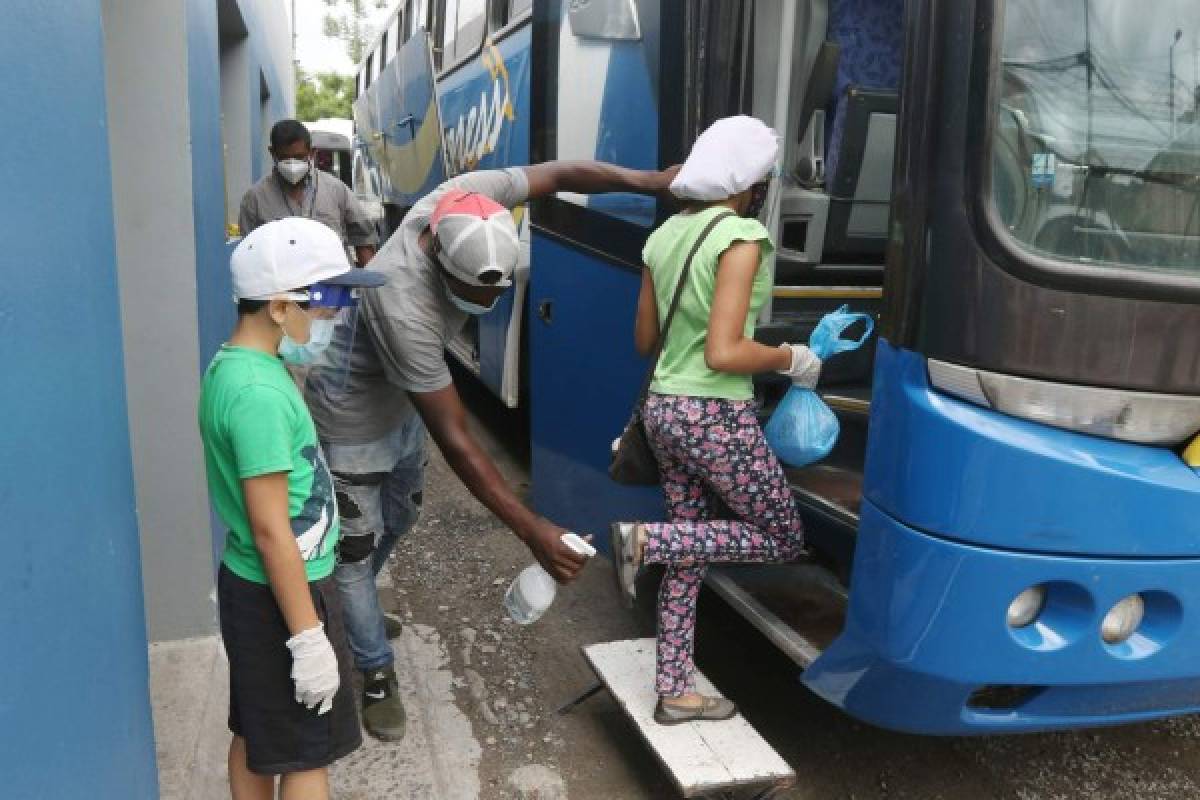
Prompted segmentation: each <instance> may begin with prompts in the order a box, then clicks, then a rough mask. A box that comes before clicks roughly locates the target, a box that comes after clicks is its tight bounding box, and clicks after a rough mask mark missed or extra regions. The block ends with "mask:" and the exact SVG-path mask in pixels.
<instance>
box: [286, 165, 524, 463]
mask: <svg viewBox="0 0 1200 800" xmlns="http://www.w3.org/2000/svg"><path fill="white" fill-rule="evenodd" d="M447 189H461V190H463V191H467V192H478V193H480V194H483V195H486V196H488V197H490V198H492V199H493V200H495V201H496V202H497V203H499V204H500V205H502V206H504V207H506V208H512V207H513V206H517V205H520V204H521V203H523V202H525V200H526V198H527V197H528V196H529V181H528V179H527V178H526V177H525V171H524V170H523V169H520V168H514V169H505V170H487V171H483V172H469V173H467V174H465V175H460V176H458V177H457V178H453V179H451V180H449V181H447V182H445V183H443V184H442V185H441V186H439V187H438V188H437V189H435V190H433V191H432V192H430V193H429V194H427V195H426V196H425V197H423V198H421V200H420V201H419V202H418V203H417V204H416V205H415V206H413V207H412V210H411V211H409V212H408V214H407V215H406V216H405V217H404V221H403V222H401V223H400V227H399V228H398V229H397V230H396V232H395V233H394V234H393V235H392V237H391V238H390V239H388V241H387V243H386V244H384V246H383V247H382V248H381V249H380V250H379V252H378V253H377V254H376V255H375V258H373V259H371V264H370V268H371V269H372V270H373V271H376V272H380V273H382V274H383V275H384V276H386V277H387V280H388V283H387V285H386V286H381V287H379V288H378V289H367V290H364V292H363V299H362V302H361V304H360V307H359V309H358V311H357V313H356V314H355V313H350V314H343V318H342V321H341V322H339V323H338V325H337V328H336V329H335V331H334V336H333V342H332V343H331V344H330V346H329V348H328V350H326V352H325V355H324V356H322V358H321V360H320V361H318V362H317V364H316V365H314V366H313V368H312V369H311V370H309V373H308V380H307V382H306V384H305V393H304V397H305V400H307V401H308V407H309V410H310V411H311V412H312V415H313V419H314V420H315V421H316V423H317V430H318V432H319V433H320V436H321V439H322V440H323V441H326V442H332V443H334V444H366V443H368V442H373V441H376V440H378V439H382V438H383V437H385V436H386V435H388V434H389V433H390V432H391V431H393V430H395V429H396V428H397V427H399V426H400V425H402V424H404V423H405V422H406V421H407V420H408V419H409V417H410V416H411V415H412V414H413V412H414V409H413V406H412V402H411V401H410V400H409V399H408V394H407V393H408V392H418V393H424V392H436V391H438V390H440V389H445V388H446V387H447V386H449V385H450V384H451V382H452V379H451V377H450V368H449V367H448V366H447V364H446V345H447V343H448V342H449V341H450V340H451V339H452V338H453V337H454V336H455V335H456V334H457V333H458V332H459V331H460V330H462V327H463V325H464V324H465V323H466V321H467V315H466V314H464V313H463V312H461V311H459V310H458V309H457V308H455V307H454V304H453V303H451V302H450V298H449V297H448V296H447V295H446V288H445V285H444V283H443V282H442V278H441V273H440V270H439V268H438V266H437V265H436V264H435V263H434V262H433V261H432V260H430V259H429V258H428V257H427V256H426V255H425V252H424V251H423V250H422V249H421V246H420V243H419V239H420V236H421V233H422V232H423V231H424V230H425V229H426V228H427V227H428V226H429V216H430V214H432V213H433V209H434V206H436V205H437V202H438V200H439V199H440V198H441V196H442V194H443V193H444V192H445V191H446V190H447Z"/></svg>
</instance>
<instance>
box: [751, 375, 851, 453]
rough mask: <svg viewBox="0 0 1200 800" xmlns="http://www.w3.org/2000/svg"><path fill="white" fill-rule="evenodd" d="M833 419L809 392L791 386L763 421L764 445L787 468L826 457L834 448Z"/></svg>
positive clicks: (836, 427)
mask: <svg viewBox="0 0 1200 800" xmlns="http://www.w3.org/2000/svg"><path fill="white" fill-rule="evenodd" d="M840 430H841V426H839V425H838V418H837V415H836V414H834V413H833V412H832V411H830V409H829V406H827V405H825V401H824V400H822V399H821V396H820V395H818V394H817V393H816V392H814V391H813V390H812V389H801V388H800V387H799V386H793V387H792V388H791V389H788V393H787V394H785V395H784V396H783V400H782V401H781V402H780V403H779V407H778V408H776V409H775V413H774V414H772V415H771V419H770V420H768V421H767V427H766V429H765V430H764V433H766V435H767V444H769V445H770V446H771V449H772V450H774V451H775V455H777V456H779V460H780V461H782V462H783V463H785V464H787V465H788V466H792V467H803V466H804V465H805V464H811V463H813V462H814V461H820V460H821V459H822V458H824V457H825V456H827V455H829V451H830V450H832V449H833V446H834V445H835V444H837V437H838V433H839V431H840Z"/></svg>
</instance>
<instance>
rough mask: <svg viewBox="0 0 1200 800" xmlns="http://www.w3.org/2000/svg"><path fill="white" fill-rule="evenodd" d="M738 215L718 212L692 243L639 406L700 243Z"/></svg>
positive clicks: (644, 384)
mask: <svg viewBox="0 0 1200 800" xmlns="http://www.w3.org/2000/svg"><path fill="white" fill-rule="evenodd" d="M736 216H737V215H736V214H734V213H733V212H732V211H722V212H721V213H720V214H717V215H716V216H715V217H713V218H712V219H711V220H709V222H708V224H707V225H705V226H704V230H702V231H701V232H700V235H699V236H697V237H696V241H695V242H693V243H692V250H691V252H689V253H688V257H687V260H686V261H684V262H683V270H681V271H680V273H679V283H678V284H677V285H676V286H675V296H674V297H672V298H671V308H670V310H669V311H667V319H666V321H665V322H663V326H662V330H660V331H659V334H658V342H657V343H656V344H655V345H654V355H653V356H651V357H650V369H649V370H648V371H647V372H646V379H645V380H643V381H642V391H641V393H640V394H638V405H639V406H640V405H641V404H642V403H643V402H645V400H646V395H648V394H649V393H650V384H651V383H653V382H654V371H655V370H656V369H658V359H659V356H661V355H662V351H663V346H664V345H665V344H666V342H667V332H668V331H670V330H671V320H673V319H675V311H676V309H678V308H679V298H681V297H683V287H684V286H686V285H687V279H688V274H689V273H690V272H691V270H692V259H694V258H695V257H696V252H697V251H698V250H699V249H700V245H702V244H704V240H705V239H707V238H708V235H709V234H710V233H712V231H713V228H715V227H717V224H718V223H719V222H721V220H724V219H727V218H729V217H736Z"/></svg>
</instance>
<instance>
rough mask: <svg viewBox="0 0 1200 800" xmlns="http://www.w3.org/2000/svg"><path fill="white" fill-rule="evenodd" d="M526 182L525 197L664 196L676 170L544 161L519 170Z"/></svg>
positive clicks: (582, 162) (595, 162)
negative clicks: (567, 194)
mask: <svg viewBox="0 0 1200 800" xmlns="http://www.w3.org/2000/svg"><path fill="white" fill-rule="evenodd" d="M523 169H524V170H525V177H526V178H527V179H528V180H529V196H530V197H544V196H546V195H550V194H554V193H555V192H575V193H576V194H600V193H603V192H636V193H638V194H660V193H663V192H666V191H667V190H668V189H669V187H670V186H671V181H673V180H674V179H675V175H676V174H677V173H678V172H679V167H670V168H668V169H665V170H661V171H660V170H638V169H627V168H625V167H618V166H617V165H616V164H609V163H606V162H604V161H547V162H545V163H544V164H532V165H530V166H528V167H524V168H523Z"/></svg>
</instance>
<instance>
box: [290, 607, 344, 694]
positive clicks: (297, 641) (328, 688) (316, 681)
mask: <svg viewBox="0 0 1200 800" xmlns="http://www.w3.org/2000/svg"><path fill="white" fill-rule="evenodd" d="M287 647H288V650H291V651H292V680H293V681H295V682H296V702H297V703H303V704H304V707H305V708H310V709H311V708H316V707H317V706H318V705H320V706H321V708H320V710H318V711H317V713H318V714H324V713H325V712H326V711H328V710H329V709H331V708H333V696H334V695H335V694H337V690H338V686H340V685H341V678H340V677H339V676H338V662H337V654H336V653H334V652H333V645H331V644H330V643H329V637H328V636H326V635H325V626H324V625H320V624H318V625H317V627H315V628H309V629H308V630H306V631H300V632H299V633H297V634H296V635H295V636H293V637H292V638H290V639H288V640H287Z"/></svg>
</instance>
